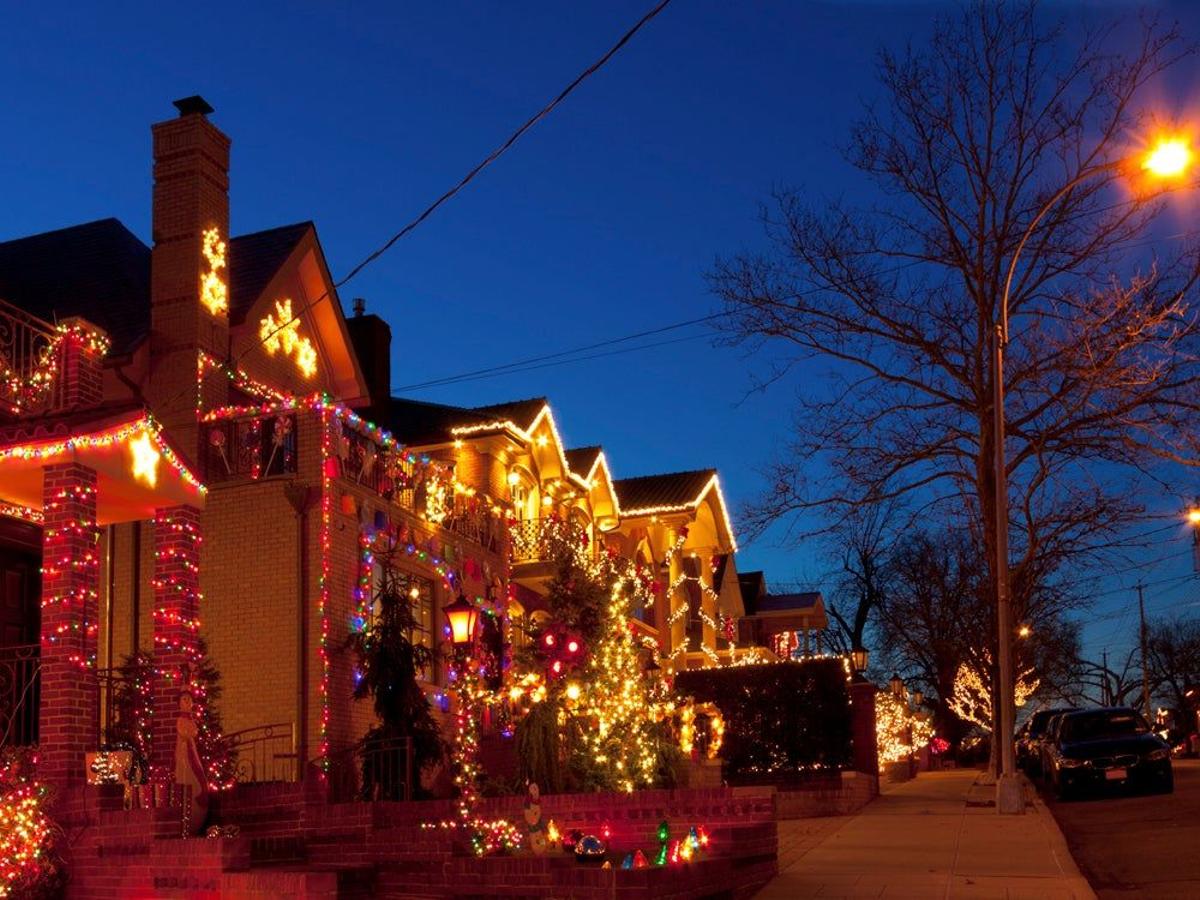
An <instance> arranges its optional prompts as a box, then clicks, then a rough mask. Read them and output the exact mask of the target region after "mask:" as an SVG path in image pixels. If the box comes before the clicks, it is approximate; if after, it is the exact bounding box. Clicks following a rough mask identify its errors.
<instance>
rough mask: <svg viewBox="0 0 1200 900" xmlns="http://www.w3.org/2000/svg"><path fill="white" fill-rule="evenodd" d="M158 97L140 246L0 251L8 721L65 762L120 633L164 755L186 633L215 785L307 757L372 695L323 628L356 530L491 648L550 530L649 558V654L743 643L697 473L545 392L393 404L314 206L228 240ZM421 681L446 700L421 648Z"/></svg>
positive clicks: (386, 335)
mask: <svg viewBox="0 0 1200 900" xmlns="http://www.w3.org/2000/svg"><path fill="white" fill-rule="evenodd" d="M176 106H177V107H178V110H179V115H178V116H177V117H176V118H173V119H170V120H167V121H164V122H160V123H158V124H156V125H154V126H153V127H152V135H153V154H154V184H153V201H152V208H153V217H152V237H153V240H152V244H151V245H150V246H147V245H146V244H144V243H143V242H142V241H141V240H139V239H138V238H137V237H136V236H135V235H134V234H132V233H131V232H130V231H129V230H128V229H127V228H126V227H125V226H124V225H122V224H121V223H120V222H119V221H117V220H115V219H105V220H100V221H96V222H90V223H86V224H83V225H77V226H73V227H69V228H65V229H61V230H57V231H51V232H45V233H41V234H36V235H32V236H29V237H24V238H18V239H15V240H9V241H6V242H3V243H0V304H2V305H0V342H2V343H0V357H2V358H3V360H4V366H5V372H4V379H3V381H0V402H2V403H3V408H2V410H0V503H2V504H3V506H0V512H2V513H3V515H0V568H3V579H0V583H2V584H3V590H4V592H5V594H4V603H3V604H0V616H2V617H3V618H2V619H0V636H3V643H2V647H0V658H2V659H3V663H2V664H3V665H4V666H6V667H7V668H6V671H7V672H9V673H11V674H12V676H13V677H12V678H10V679H8V682H7V683H10V684H12V685H14V687H13V690H12V696H10V697H6V698H4V702H3V703H0V710H3V711H4V715H5V716H6V717H7V720H8V721H6V728H5V729H4V730H3V732H2V733H3V734H4V735H5V740H6V741H8V742H9V743H14V742H25V743H30V742H34V741H37V742H38V744H39V746H40V748H41V753H42V757H43V766H44V769H45V771H47V772H50V773H53V777H54V779H55V780H56V781H57V782H59V783H62V784H67V785H70V784H75V783H77V782H79V781H80V780H81V779H82V778H83V754H84V753H85V752H87V751H90V750H95V749H96V748H97V746H99V745H100V744H102V743H103V736H104V733H105V729H106V727H107V726H108V725H109V719H110V718H111V716H112V715H113V714H114V713H113V710H112V702H113V701H112V698H113V697H115V696H116V695H117V694H118V693H119V690H120V685H118V684H117V683H116V681H115V680H116V679H119V678H121V677H122V674H121V673H122V669H123V666H125V665H126V663H127V662H128V661H129V660H130V659H131V658H133V657H135V656H136V655H137V654H143V655H145V656H148V658H149V667H148V669H147V671H148V672H149V673H150V674H148V675H147V676H146V677H147V679H148V680H149V682H152V683H147V684H144V685H140V686H139V690H143V691H144V692H146V693H147V694H148V695H149V696H152V697H153V698H155V699H154V701H153V704H154V706H153V709H154V712H155V715H154V717H153V719H154V723H155V724H154V726H153V728H154V733H153V734H147V735H145V739H146V742H147V755H148V757H149V759H150V768H151V769H152V770H164V769H165V768H166V767H167V766H168V761H169V757H170V754H171V753H172V748H173V741H174V737H173V734H172V733H171V730H170V723H171V720H172V718H173V714H172V710H173V708H174V705H175V703H176V699H175V698H176V697H177V696H178V694H179V692H180V690H181V686H182V685H181V681H182V680H183V679H185V678H187V677H188V676H187V674H186V673H187V672H188V671H189V670H190V669H194V664H195V663H196V661H197V660H198V658H199V656H200V653H201V643H200V641H201V637H203V640H204V647H203V651H204V654H205V656H206V657H207V658H210V659H211V660H212V661H213V662H214V663H215V664H216V666H217V667H218V668H219V670H220V672H221V676H222V681H221V686H222V699H221V704H220V706H221V712H222V716H223V720H224V727H225V730H226V732H227V733H228V734H230V735H232V736H233V740H234V742H235V743H236V744H237V746H238V747H239V750H240V752H239V754H238V755H239V759H240V761H241V771H240V772H239V773H238V775H239V777H241V778H244V779H248V780H280V779H283V780H299V779H302V778H303V777H304V776H305V772H306V769H307V768H308V767H309V766H311V765H314V764H316V765H318V766H320V765H325V766H327V765H328V764H329V761H330V760H331V759H332V758H333V757H334V756H336V754H337V753H339V752H341V751H342V750H343V749H344V748H347V747H352V746H353V745H354V744H355V741H356V740H357V739H358V738H359V737H360V736H361V735H362V734H363V733H364V731H365V730H366V729H367V728H368V727H369V726H370V724H371V721H372V717H373V713H372V712H371V709H370V705H369V704H356V703H354V702H352V700H351V693H352V690H353V684H354V678H355V673H354V671H353V669H354V663H353V659H352V657H351V654H349V653H348V652H347V651H346V650H345V643H346V638H347V635H348V634H349V633H350V632H351V631H352V630H353V629H355V628H356V627H361V625H362V623H363V622H364V621H365V620H367V619H368V618H369V617H370V615H371V604H372V599H371V598H372V590H371V588H372V584H373V580H374V578H375V577H376V574H375V572H374V568H373V567H374V566H375V562H374V559H375V557H376V555H377V551H378V548H379V546H380V542H383V543H385V544H387V545H388V546H389V547H391V548H399V549H400V551H401V556H403V557H405V563H404V565H405V570H406V573H407V576H406V577H408V578H409V579H410V582H411V584H410V591H411V596H412V597H413V599H414V602H415V604H416V606H417V610H418V612H417V619H418V623H419V625H418V628H419V632H420V634H419V637H418V640H419V641H421V642H424V643H427V644H429V645H431V646H433V645H437V644H439V643H441V641H442V636H443V633H444V632H445V629H446V625H447V623H446V621H445V618H444V615H443V612H442V609H443V607H444V606H446V605H447V604H448V603H449V602H450V601H452V600H454V599H455V598H456V597H459V596H462V597H465V598H467V599H468V600H469V601H470V602H472V603H473V604H475V605H476V606H477V607H478V608H479V609H480V610H481V611H482V612H483V615H482V618H481V622H482V624H481V641H482V642H483V643H484V644H485V645H487V646H488V647H490V649H491V653H492V654H493V658H494V659H495V661H496V667H497V668H498V669H500V668H502V667H503V660H505V659H506V658H507V657H508V656H509V655H510V654H511V651H512V647H513V646H514V645H519V644H520V642H521V641H522V640H523V639H524V638H523V635H524V634H525V633H526V628H525V626H526V625H527V624H528V623H531V622H536V621H537V620H538V618H539V617H545V616H546V615H547V613H548V610H547V608H546V600H545V587H546V584H547V582H548V581H549V579H550V578H551V577H552V575H553V572H552V571H551V569H552V566H551V565H550V562H549V558H548V556H547V553H546V548H547V546H548V545H547V540H546V536H547V535H548V534H549V533H550V531H551V530H556V531H560V532H561V531H562V530H564V529H565V530H566V531H568V532H569V533H570V534H571V535H572V539H573V540H574V539H578V540H579V541H580V542H582V543H583V544H585V545H587V546H588V547H590V548H592V550H591V552H594V553H598V552H601V550H602V549H603V550H608V549H612V550H613V551H615V552H618V553H620V554H622V555H625V556H627V557H628V558H629V559H631V560H635V561H636V562H637V564H638V565H639V566H642V567H644V568H645V570H646V571H651V572H653V573H654V576H655V578H656V579H657V583H658V587H659V590H658V591H657V593H656V594H655V596H654V600H653V601H652V602H650V603H648V604H646V605H645V607H644V608H639V609H637V610H635V611H634V616H635V619H636V627H637V628H638V629H639V631H640V633H641V634H642V636H643V638H644V645H645V647H646V656H647V663H648V664H649V663H653V664H656V665H662V666H664V667H666V668H681V667H696V666H704V665H711V664H716V663H718V662H721V661H723V660H724V661H729V660H731V659H732V658H734V657H736V655H737V654H738V653H739V652H745V651H746V649H747V644H746V641H745V640H743V639H740V638H739V634H738V625H737V623H738V621H739V619H741V618H742V617H743V616H744V614H745V608H744V604H743V599H742V594H741V591H740V590H739V587H738V579H737V573H736V568H735V563H734V553H735V551H736V549H737V546H736V539H735V536H734V533H733V529H732V526H731V524H730V519H729V513H728V510H727V508H726V504H725V499H724V497H723V496H722V493H721V487H720V479H719V477H718V475H717V473H716V472H715V471H714V470H711V469H709V470H700V471H694V472H682V473H672V474H666V475H651V476H646V477H637V478H626V479H614V478H613V477H612V474H611V472H610V469H609V461H608V459H607V457H606V455H605V454H604V452H603V450H602V449H601V448H599V447H584V448H572V447H568V446H566V445H565V444H564V442H563V440H562V437H561V434H560V431H559V428H558V425H557V423H556V421H555V416H554V412H553V410H552V409H551V406H550V404H549V403H548V402H547V401H546V400H545V399H543V398H537V399H532V400H522V401H518V402H511V403H502V404H493V405H486V406H479V407H474V408H465V407H452V406H444V405H439V404H432V403H424V402H420V401H415V400H409V399H403V398H395V397H392V396H391V395H390V381H391V369H390V358H391V352H390V351H391V348H390V341H391V332H390V327H389V326H388V324H387V323H386V322H385V321H384V320H383V319H381V318H379V317H378V316H376V315H373V314H370V313H367V312H366V311H365V308H364V306H363V305H362V304H358V305H357V306H356V310H355V314H353V315H350V316H347V315H345V313H344V311H343V308H342V305H341V303H340V300H339V297H338V293H337V290H336V289H335V287H334V284H333V281H332V279H331V277H330V274H329V271H328V268H327V265H326V262H325V258H324V254H323V253H322V250H321V245H320V242H319V240H318V237H317V232H316V228H315V226H314V225H313V224H312V223H310V222H303V223H297V224H294V225H287V226H283V227H279V228H273V229H269V230H266V231H260V232H255V233H251V234H244V235H238V236H232V237H231V236H230V234H229V194H228V166H229V149H230V141H229V138H228V137H227V136H226V135H225V134H223V133H222V132H221V131H220V129H218V128H217V127H216V126H215V125H214V124H213V123H212V122H211V121H210V120H209V117H208V114H209V113H210V112H211V109H210V108H209V107H208V105H207V104H206V103H205V102H204V101H203V100H202V99H200V98H195V97H193V98H189V99H186V100H182V101H178V102H177V103H176ZM423 674H424V677H425V678H426V681H427V687H428V692H429V696H430V698H431V701H432V702H433V703H434V704H435V705H437V706H439V707H440V708H441V709H442V710H446V709H447V708H448V701H447V700H446V698H445V696H444V694H443V693H442V690H443V689H444V687H445V684H446V672H445V671H444V667H442V666H439V665H438V664H435V665H433V666H431V667H430V669H429V671H427V672H425V673H423ZM35 676H36V684H35Z"/></svg>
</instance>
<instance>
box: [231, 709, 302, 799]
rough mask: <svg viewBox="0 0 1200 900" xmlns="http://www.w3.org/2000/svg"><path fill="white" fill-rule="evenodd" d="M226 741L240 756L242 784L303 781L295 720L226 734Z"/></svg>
mask: <svg viewBox="0 0 1200 900" xmlns="http://www.w3.org/2000/svg"><path fill="white" fill-rule="evenodd" d="M225 740H226V741H227V742H228V745H229V748H230V751H231V752H232V753H233V754H235V755H236V757H237V769H236V778H237V781H238V782H239V783H241V784H250V783H255V784H258V783H261V782H264V781H298V780H299V775H300V773H299V772H298V771H297V769H298V766H297V759H298V757H297V755H296V726H295V724H294V723H292V722H276V723H274V724H271V725H257V726H255V727H254V728H244V729H242V730H241V731H235V732H233V733H232V734H227V735H225Z"/></svg>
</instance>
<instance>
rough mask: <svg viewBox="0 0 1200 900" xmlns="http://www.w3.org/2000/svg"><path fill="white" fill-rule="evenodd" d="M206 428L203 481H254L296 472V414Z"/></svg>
mask: <svg viewBox="0 0 1200 900" xmlns="http://www.w3.org/2000/svg"><path fill="white" fill-rule="evenodd" d="M203 428H204V441H205V452H204V480H205V481H206V482H207V483H209V484H214V483H219V482H223V481H240V480H250V481H255V480H258V479H260V478H267V477H270V476H273V475H293V474H295V472H296V414H295V413H293V412H285V413H280V414H278V415H267V416H246V417H244V418H235V419H222V420H220V421H217V422H209V423H207V424H205V425H204V426H203Z"/></svg>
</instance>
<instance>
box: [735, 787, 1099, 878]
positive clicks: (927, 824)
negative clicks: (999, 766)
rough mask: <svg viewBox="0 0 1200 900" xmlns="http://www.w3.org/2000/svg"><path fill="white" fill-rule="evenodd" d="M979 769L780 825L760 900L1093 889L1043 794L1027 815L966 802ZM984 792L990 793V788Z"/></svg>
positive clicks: (891, 790)
mask: <svg viewBox="0 0 1200 900" xmlns="http://www.w3.org/2000/svg"><path fill="white" fill-rule="evenodd" d="M978 775H979V773H978V772H975V771H948V772H923V773H921V775H920V776H919V777H918V778H917V779H916V780H915V781H910V782H907V783H905V784H901V785H896V786H892V787H888V788H885V792H884V793H883V794H882V795H881V796H880V797H879V798H878V799H876V800H875V801H873V802H872V803H871V804H870V805H868V806H867V807H866V808H865V809H864V810H863V811H862V812H861V813H859V814H858V815H857V816H853V817H847V818H832V819H801V820H799V821H793V822H780V823H779V875H778V876H777V877H776V878H775V879H774V880H773V881H772V882H771V883H770V884H768V885H767V886H766V887H765V888H764V889H763V890H762V891H761V892H760V893H759V894H758V895H757V900H802V898H806V897H822V898H824V897H912V898H917V897H920V898H949V897H956V898H957V897H969V898H993V897H995V898H1012V900H1017V898H1022V900H1024V898H1029V900H1033V898H1056V900H1057V898H1061V900H1066V898H1076V900H1095V896H1096V895H1095V894H1094V893H1093V892H1092V889H1091V888H1090V887H1088V883H1087V881H1086V880H1085V879H1084V878H1083V876H1082V875H1081V874H1080V873H1079V870H1078V869H1077V868H1076V867H1075V862H1074V860H1072V859H1071V856H1070V854H1069V853H1068V852H1067V844H1066V841H1065V840H1064V839H1063V836H1062V832H1060V831H1059V830H1058V825H1057V824H1056V823H1055V822H1054V819H1053V818H1052V817H1051V815H1050V813H1049V811H1048V810H1047V809H1046V808H1045V806H1043V805H1042V803H1041V801H1040V800H1038V799H1036V798H1032V805H1030V806H1029V807H1028V808H1027V809H1026V814H1025V815H1024V816H1011V817H1009V816H1004V817H1002V816H999V815H997V814H996V811H995V809H994V808H992V807H979V806H968V805H967V798H968V795H971V798H972V800H973V801H974V800H975V799H976V798H980V797H982V796H984V794H985V792H984V791H983V790H982V789H976V790H975V791H974V792H972V791H971V786H972V784H973V783H974V781H975V779H976V778H977V777H978ZM989 795H990V794H989Z"/></svg>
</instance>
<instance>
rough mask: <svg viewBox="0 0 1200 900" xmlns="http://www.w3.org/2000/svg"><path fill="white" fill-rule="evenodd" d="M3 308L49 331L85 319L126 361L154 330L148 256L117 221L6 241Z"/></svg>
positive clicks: (0, 247)
mask: <svg viewBox="0 0 1200 900" xmlns="http://www.w3.org/2000/svg"><path fill="white" fill-rule="evenodd" d="M0 300H7V301H8V302H9V303H12V304H13V305H14V306H19V307H20V308H21V309H23V310H25V311H26V312H29V313H32V314H33V315H35V316H37V317H38V318H40V319H44V320H45V321H47V322H51V323H53V322H56V321H58V320H61V319H65V318H68V317H70V316H83V317H85V318H87V319H88V321H90V322H93V323H95V324H96V325H98V326H100V327H101V328H103V329H104V330H105V331H106V332H108V336H109V337H110V338H112V342H113V352H114V353H117V354H121V353H126V352H128V351H129V350H131V349H132V348H133V347H134V346H136V345H137V344H138V343H139V342H140V341H141V340H142V338H144V337H145V336H146V335H147V334H148V333H149V330H150V248H149V247H147V246H146V245H145V244H143V243H142V242H141V241H140V240H138V238H137V236H136V235H134V234H133V232H131V231H130V230H129V229H128V228H126V227H125V226H124V225H122V224H121V223H120V222H119V221H117V220H116V219H99V220H98V221H95V222H87V223H85V224H82V225H72V226H71V227H69V228H60V229H58V230H56V231H46V232H43V233H42V234H34V235H30V236H28V237H23V238H17V239H15V240H11V241H5V242H3V243H0Z"/></svg>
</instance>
